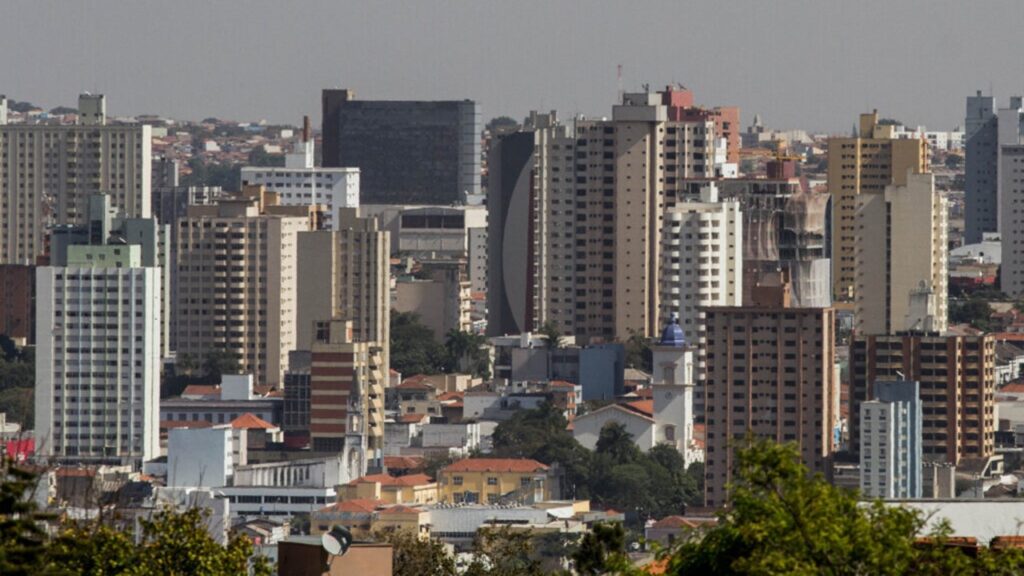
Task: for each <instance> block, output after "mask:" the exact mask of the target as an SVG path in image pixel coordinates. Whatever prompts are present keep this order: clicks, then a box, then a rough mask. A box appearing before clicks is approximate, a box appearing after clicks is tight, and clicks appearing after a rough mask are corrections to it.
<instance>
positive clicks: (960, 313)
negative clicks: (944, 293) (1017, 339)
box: [949, 298, 992, 331]
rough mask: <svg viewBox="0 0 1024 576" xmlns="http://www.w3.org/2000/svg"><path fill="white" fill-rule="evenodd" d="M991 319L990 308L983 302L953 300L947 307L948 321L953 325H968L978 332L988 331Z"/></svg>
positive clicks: (971, 299) (970, 299) (976, 300)
mask: <svg viewBox="0 0 1024 576" xmlns="http://www.w3.org/2000/svg"><path fill="white" fill-rule="evenodd" d="M991 317H992V306H990V305H989V303H988V302H986V301H984V300H978V299H975V298H969V299H967V300H959V301H957V300H954V301H953V302H952V303H951V304H950V306H949V321H950V322H951V323H953V324H970V325H971V326H974V327H975V328H977V329H979V330H984V331H988V329H989V327H990V326H991V320H990V318H991Z"/></svg>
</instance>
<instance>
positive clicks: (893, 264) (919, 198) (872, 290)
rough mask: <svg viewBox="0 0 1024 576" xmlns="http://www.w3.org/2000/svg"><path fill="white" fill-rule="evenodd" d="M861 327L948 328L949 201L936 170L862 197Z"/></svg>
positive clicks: (870, 330) (867, 330) (866, 330)
mask: <svg viewBox="0 0 1024 576" xmlns="http://www.w3.org/2000/svg"><path fill="white" fill-rule="evenodd" d="M856 224H857V226H856V229H857V234H856V244H855V246H856V265H857V268H856V271H857V273H856V278H857V282H856V290H855V292H854V294H855V299H854V303H855V313H856V329H857V332H858V333H859V334H865V335H867V334H875V335H882V334H893V333H895V332H900V331H904V330H915V331H922V330H924V331H929V332H940V333H941V332H945V331H946V327H947V319H946V298H947V296H946V251H947V246H946V243H947V242H946V235H947V232H946V230H947V209H946V199H945V198H943V197H942V195H941V194H940V193H938V192H937V191H936V190H935V179H934V176H933V175H932V174H929V173H925V174H908V175H907V178H906V185H896V184H890V185H888V186H886V187H885V192H884V193H883V194H861V195H859V196H858V197H857V217H856Z"/></svg>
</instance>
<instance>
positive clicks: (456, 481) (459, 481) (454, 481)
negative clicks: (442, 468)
mask: <svg viewBox="0 0 1024 576" xmlns="http://www.w3.org/2000/svg"><path fill="white" fill-rule="evenodd" d="M452 484H454V485H456V486H462V476H453V477H452Z"/></svg>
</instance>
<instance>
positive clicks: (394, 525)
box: [371, 504, 430, 538]
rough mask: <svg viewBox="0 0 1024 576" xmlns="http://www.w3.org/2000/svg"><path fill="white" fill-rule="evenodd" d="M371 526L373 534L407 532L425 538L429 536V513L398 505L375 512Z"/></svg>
mask: <svg viewBox="0 0 1024 576" xmlns="http://www.w3.org/2000/svg"><path fill="white" fill-rule="evenodd" d="M371 526H372V531H373V532H378V531H389V530H396V531H397V530H407V531H409V532H412V533H414V534H419V535H420V536H421V537H423V538H427V537H429V536H430V513H429V512H427V511H426V510H422V509H420V508H413V507H411V506H404V505H401V504H399V505H397V506H391V507H390V508H385V509H383V510H381V511H379V512H377V513H376V515H374V517H373V522H372V524H371Z"/></svg>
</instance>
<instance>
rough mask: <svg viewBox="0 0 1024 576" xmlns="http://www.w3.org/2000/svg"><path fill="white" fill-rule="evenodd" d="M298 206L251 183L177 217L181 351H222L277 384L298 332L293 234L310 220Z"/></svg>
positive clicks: (196, 355)
mask: <svg viewBox="0 0 1024 576" xmlns="http://www.w3.org/2000/svg"><path fill="white" fill-rule="evenodd" d="M289 208H290V210H289ZM303 208H304V207H282V206H278V205H277V204H276V197H275V196H274V195H273V194H267V193H265V192H264V191H263V190H262V189H261V188H256V189H247V190H246V191H244V192H243V193H242V194H241V195H239V196H236V197H234V198H224V199H221V200H220V202H219V203H218V204H217V205H213V206H192V207H190V208H189V215H188V216H187V217H185V218H182V219H180V220H179V221H178V239H177V258H178V261H177V264H176V265H177V268H178V294H177V300H176V303H177V304H176V305H177V308H178V322H177V325H176V326H175V330H176V333H177V345H178V350H177V353H178V354H179V355H185V354H187V355H190V356H192V357H194V358H202V357H203V356H204V355H205V354H206V353H208V352H209V351H210V350H218V349H220V350H225V351H228V352H232V353H234V354H235V355H237V356H238V359H239V366H240V368H241V370H242V372H243V373H247V374H253V375H254V376H255V378H256V381H257V382H259V383H261V384H278V383H280V382H281V378H282V375H283V373H284V371H285V370H286V369H287V364H288V352H290V351H291V350H294V349H295V344H296V335H297V326H296V308H297V302H296V296H297V295H296V283H297V281H298V280H297V263H296V260H297V250H298V238H297V235H298V233H299V232H300V231H303V230H309V229H310V228H311V221H312V219H311V216H310V214H309V213H308V212H307V213H306V215H305V216H303V215H302V209H303Z"/></svg>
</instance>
